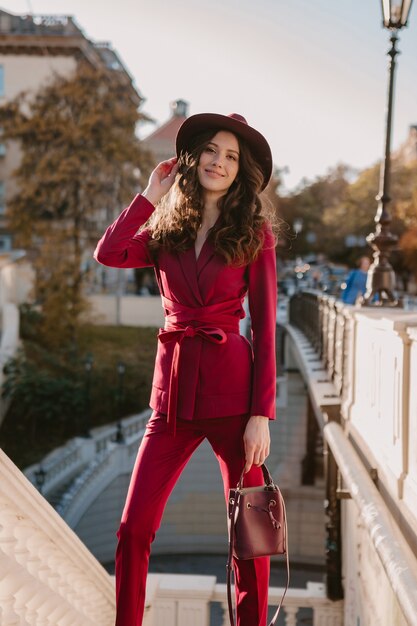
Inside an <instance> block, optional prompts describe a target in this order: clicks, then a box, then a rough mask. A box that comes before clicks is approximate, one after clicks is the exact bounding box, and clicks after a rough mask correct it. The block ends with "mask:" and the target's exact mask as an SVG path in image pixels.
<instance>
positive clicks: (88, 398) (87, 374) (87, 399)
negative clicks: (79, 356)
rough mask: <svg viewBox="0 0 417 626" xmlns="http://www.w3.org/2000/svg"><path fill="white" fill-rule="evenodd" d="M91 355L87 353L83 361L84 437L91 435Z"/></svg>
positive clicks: (92, 360)
mask: <svg viewBox="0 0 417 626" xmlns="http://www.w3.org/2000/svg"><path fill="white" fill-rule="evenodd" d="M93 363H94V359H93V355H92V354H87V357H86V359H85V361H84V370H85V414H84V437H91V433H90V421H91V372H92V369H93Z"/></svg>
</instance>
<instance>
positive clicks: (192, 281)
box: [177, 246, 204, 305]
mask: <svg viewBox="0 0 417 626" xmlns="http://www.w3.org/2000/svg"><path fill="white" fill-rule="evenodd" d="M202 252H203V251H201V253H202ZM201 253H200V256H201ZM177 256H178V259H179V262H180V265H181V269H182V272H183V274H184V278H185V280H186V282H187V283H188V286H189V287H190V290H191V293H192V295H193V297H194V299H195V300H196V301H197V303H198V304H200V305H203V304H204V301H203V298H202V297H201V293H200V288H199V285H198V276H197V263H196V258H195V250H194V246H191V248H189V250H186V251H185V252H181V253H180V254H178V255H177ZM199 260H200V257H199Z"/></svg>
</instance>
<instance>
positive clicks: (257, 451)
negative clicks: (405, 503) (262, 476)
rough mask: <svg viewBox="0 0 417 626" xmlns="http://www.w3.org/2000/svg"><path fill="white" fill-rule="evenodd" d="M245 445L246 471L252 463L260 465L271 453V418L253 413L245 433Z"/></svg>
mask: <svg viewBox="0 0 417 626" xmlns="http://www.w3.org/2000/svg"><path fill="white" fill-rule="evenodd" d="M243 443H244V446H245V459H246V464H245V473H246V472H249V470H250V468H251V467H252V465H256V466H257V467H260V466H261V465H262V463H264V461H265V459H266V458H267V456H268V455H269V446H270V443H271V438H270V435H269V419H268V418H267V417H264V416H263V415H253V416H252V417H250V418H249V420H248V423H247V424H246V429H245V433H244V435H243Z"/></svg>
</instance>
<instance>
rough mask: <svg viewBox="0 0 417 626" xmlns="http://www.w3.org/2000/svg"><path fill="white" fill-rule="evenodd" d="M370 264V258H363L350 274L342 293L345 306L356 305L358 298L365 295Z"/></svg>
mask: <svg viewBox="0 0 417 626" xmlns="http://www.w3.org/2000/svg"><path fill="white" fill-rule="evenodd" d="M370 264H371V262H370V260H369V258H368V257H367V256H362V257H361V258H360V259H359V261H358V267H357V268H356V269H355V270H352V271H351V272H350V273H349V276H348V277H347V280H346V287H345V289H344V290H343V292H342V300H343V302H344V303H345V304H355V303H356V301H357V299H358V297H359V296H362V295H363V294H364V293H365V291H366V280H367V277H368V270H369V266H370Z"/></svg>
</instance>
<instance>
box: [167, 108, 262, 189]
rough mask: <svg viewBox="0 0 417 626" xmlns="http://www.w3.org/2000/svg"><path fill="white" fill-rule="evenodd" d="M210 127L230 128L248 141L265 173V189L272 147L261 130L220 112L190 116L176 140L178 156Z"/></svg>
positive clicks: (181, 127)
mask: <svg viewBox="0 0 417 626" xmlns="http://www.w3.org/2000/svg"><path fill="white" fill-rule="evenodd" d="M210 129H213V130H214V129H217V130H228V131H230V132H231V133H234V134H235V135H237V136H238V137H241V138H242V139H244V140H245V141H246V143H247V145H248V146H249V149H250V151H251V153H252V156H253V158H254V159H255V161H256V162H257V163H258V165H259V167H260V168H261V170H262V173H263V175H264V182H263V185H262V187H261V190H264V189H265V187H266V186H267V184H268V182H269V180H270V178H271V175H272V166H273V163H272V154H271V148H270V147H269V144H268V142H267V140H266V139H265V137H264V136H263V135H261V133H260V132H258V131H257V130H255V129H254V128H252V127H251V126H249V125H248V124H245V123H244V122H240V121H239V120H237V119H234V118H233V117H229V116H227V115H220V114H218V113H198V114H197V115H192V116H191V117H188V118H187V119H186V120H185V122H184V123H183V124H182V125H181V126H180V128H179V130H178V134H177V138H176V142H175V143H176V150H177V156H178V157H179V156H180V154H181V152H182V151H187V148H188V147H189V145H190V142H191V141H192V139H193V137H195V135H197V134H199V133H202V132H204V131H206V130H210Z"/></svg>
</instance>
